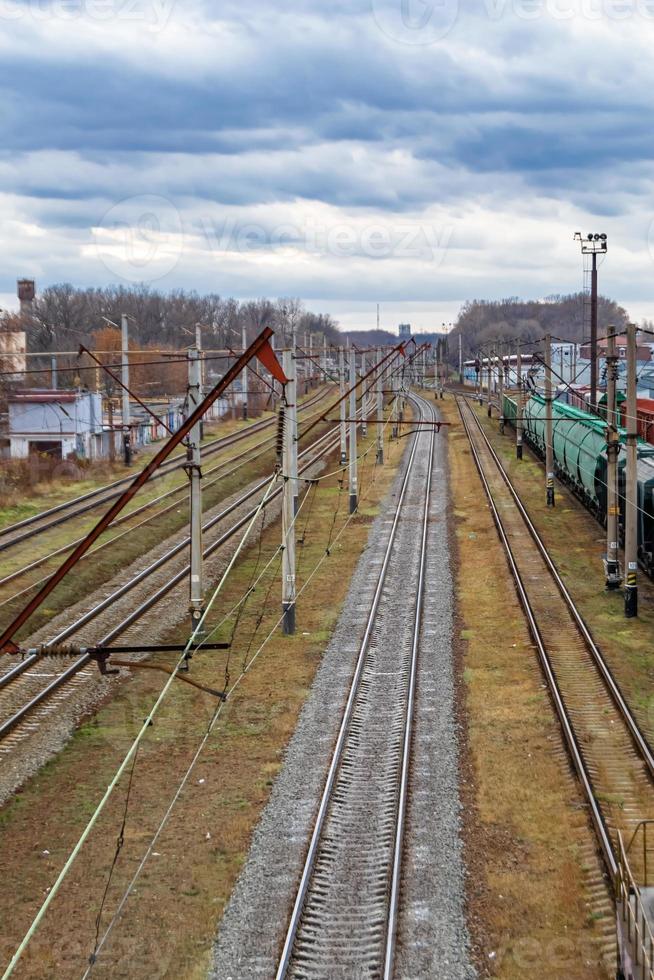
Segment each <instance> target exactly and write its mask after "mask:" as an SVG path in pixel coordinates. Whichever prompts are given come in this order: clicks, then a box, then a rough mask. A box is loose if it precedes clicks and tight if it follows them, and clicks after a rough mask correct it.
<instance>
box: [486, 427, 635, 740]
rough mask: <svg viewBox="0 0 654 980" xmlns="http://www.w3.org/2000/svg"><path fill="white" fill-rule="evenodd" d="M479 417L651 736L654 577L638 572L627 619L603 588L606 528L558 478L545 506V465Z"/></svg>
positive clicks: (616, 597) (619, 598) (614, 595)
mask: <svg viewBox="0 0 654 980" xmlns="http://www.w3.org/2000/svg"><path fill="white" fill-rule="evenodd" d="M480 417H481V418H482V421H483V422H484V427H485V431H486V432H487V434H488V436H489V438H490V440H491V442H492V444H493V446H494V447H495V449H496V451H497V452H498V454H499V455H500V457H501V459H502V461H503V464H504V466H505V468H506V469H507V472H508V473H509V475H510V477H511V479H512V480H513V481H514V483H515V486H516V488H517V489H518V491H519V492H520V495H521V498H522V500H523V503H524V505H525V507H526V508H527V511H528V513H529V516H530V517H531V519H532V521H533V522H534V524H535V525H536V527H537V529H538V531H539V533H540V534H541V536H542V538H543V540H544V541H545V544H546V545H547V547H548V550H549V552H550V554H551V556H552V558H553V560H554V562H555V563H556V565H557V568H558V569H559V572H560V573H561V575H562V576H563V578H564V580H565V583H566V585H567V587H568V589H569V591H570V593H571V594H572V596H573V598H574V600H575V602H576V603H577V604H578V606H579V608H580V610H581V612H582V614H583V616H584V618H585V619H586V622H587V623H588V625H589V626H590V629H591V631H592V633H593V636H594V637H595V640H596V641H597V643H598V644H599V646H600V647H601V649H602V652H603V653H604V655H605V657H606V659H607V661H608V662H609V664H610V666H611V668H612V670H613V671H614V672H615V676H616V678H617V680H618V682H619V684H620V686H621V688H622V690H623V692H624V694H625V696H626V697H627V700H628V701H629V703H630V705H631V706H632V708H633V710H634V713H635V714H636V716H637V718H638V721H639V723H640V725H641V726H642V728H643V730H644V731H645V732H646V733H647V734H648V736H649V738H650V739H651V740H654V697H653V696H652V689H653V686H654V652H653V651H652V633H653V631H654V585H653V583H652V581H651V580H650V579H648V578H647V577H646V576H645V575H644V573H641V574H640V576H639V579H640V581H639V593H640V604H639V616H638V619H631V620H627V619H625V618H624V600H623V593H622V591H621V590H618V591H616V592H607V591H606V589H605V587H604V569H603V566H602V555H604V554H605V552H606V532H605V531H604V529H603V528H602V527H601V526H600V524H598V522H597V521H596V520H595V519H594V518H593V517H591V515H590V514H589V513H588V511H587V510H586V509H585V508H584V507H583V506H582V504H581V503H580V502H579V501H578V500H577V499H576V498H575V497H574V496H573V495H572V494H571V493H570V492H569V491H568V490H567V488H565V487H564V486H562V485H561V484H559V483H557V485H556V507H555V508H554V509H553V510H551V509H549V508H548V507H547V506H546V503H545V478H544V469H543V465H542V463H541V462H540V460H538V459H537V457H535V456H534V455H533V454H532V453H531V452H530V450H529V449H528V448H527V447H525V450H524V459H523V461H522V463H519V462H518V461H517V460H516V459H515V448H514V439H515V434H514V432H513V430H512V429H510V428H509V427H508V426H507V427H506V432H505V435H504V436H501V435H500V433H499V430H498V424H497V420H493V421H491V420H489V419H488V417H487V416H486V414H485V412H484V414H483V415H481V416H480ZM623 567H624V563H623Z"/></svg>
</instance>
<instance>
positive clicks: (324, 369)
mask: <svg viewBox="0 0 654 980" xmlns="http://www.w3.org/2000/svg"><path fill="white" fill-rule="evenodd" d="M322 373H323V379H322V380H323V383H324V384H327V338H326V337H325V335H324V334H323V337H322Z"/></svg>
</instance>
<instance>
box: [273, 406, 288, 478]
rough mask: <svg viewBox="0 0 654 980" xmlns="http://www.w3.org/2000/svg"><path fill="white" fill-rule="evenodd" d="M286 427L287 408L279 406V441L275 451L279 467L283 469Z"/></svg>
mask: <svg viewBox="0 0 654 980" xmlns="http://www.w3.org/2000/svg"><path fill="white" fill-rule="evenodd" d="M285 425H286V406H285V405H280V406H279V414H278V416H277V441H276V443H275V449H276V452H277V465H278V466H279V467H280V468H281V466H282V459H283V454H284V426H285Z"/></svg>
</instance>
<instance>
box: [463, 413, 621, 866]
mask: <svg viewBox="0 0 654 980" xmlns="http://www.w3.org/2000/svg"><path fill="white" fill-rule="evenodd" d="M463 404H465V405H466V408H467V409H468V411H469V412H471V413H472V409H471V408H470V406H469V405H468V404H467V402H464V403H463ZM457 407H458V409H459V414H460V415H461V421H462V422H463V426H464V429H465V431H466V434H467V436H468V439H469V442H470V449H471V452H472V455H473V459H474V461H475V465H476V467H477V470H478V472H479V476H480V478H481V481H482V484H483V487H484V490H485V492H486V496H487V498H488V502H489V506H490V509H491V513H492V515H493V520H494V522H495V526H496V527H497V531H498V534H499V537H500V540H501V541H502V545H503V546H504V550H505V552H506V556H507V560H508V563H509V567H510V569H511V574H512V576H513V579H514V582H515V585H516V589H517V592H518V596H519V598H520V603H521V605H522V607H523V610H524V613H525V616H526V619H527V623H528V625H529V631H530V633H531V635H532V637H533V640H534V642H535V644H536V647H537V649H538V657H539V660H540V662H541V667H542V670H543V673H544V675H545V679H546V681H547V685H548V688H549V692H550V696H551V698H552V702H553V704H554V708H555V710H556V713H557V715H558V717H559V722H560V724H561V728H562V731H563V735H564V738H565V742H566V745H567V748H568V752H569V754H570V758H571V760H572V763H573V765H574V768H575V770H576V772H577V776H578V778H579V781H580V782H581V784H582V786H583V789H584V794H585V796H586V799H587V801H588V807H589V812H590V816H591V820H592V823H593V826H594V828H595V833H596V835H597V839H598V841H599V844H600V848H601V850H602V855H603V857H604V861H605V864H606V867H607V868H608V870H609V872H610V874H611V877H612V878H614V877H615V874H616V872H617V867H618V865H617V860H616V855H615V850H614V847H613V844H612V842H611V836H610V833H609V830H608V828H607V826H606V822H605V820H604V815H603V813H602V811H601V808H600V805H599V802H598V800H597V797H596V796H595V792H594V790H593V785H592V780H591V777H590V774H589V772H588V768H587V766H586V763H585V761H584V758H583V754H582V751H581V748H580V745H579V740H578V739H577V736H576V734H575V731H574V726H573V724H572V722H571V720H570V717H569V715H568V711H567V708H566V705H565V699H564V697H563V694H562V692H561V689H560V687H559V684H558V681H557V679H556V675H555V672H554V668H553V666H552V664H551V662H550V658H549V655H548V653H547V650H546V648H545V644H544V643H543V640H542V637H541V634H540V630H539V628H538V623H537V622H536V618H535V616H534V613H533V610H532V608H531V604H530V602H529V597H528V595H527V592H526V589H525V586H524V584H523V581H522V577H521V575H520V572H519V570H518V567H517V564H516V562H515V559H514V557H513V550H512V548H511V544H510V542H509V540H508V537H507V535H506V533H505V530H504V526H503V524H502V519H501V517H500V515H499V511H498V509H497V507H496V505H495V501H494V499H493V494H492V492H491V489H490V486H489V483H488V481H487V479H486V475H485V473H484V468H483V465H482V462H481V459H480V458H479V453H478V452H477V449H476V447H475V445H474V440H473V437H472V434H471V432H470V428H469V425H468V422H467V420H466V418H465V416H464V413H463V412H462V411H461V402H460V400H459V399H458V398H457ZM472 414H473V417H474V418H475V419H476V416H474V413H472ZM480 428H481V427H480ZM483 434H484V433H483V432H482V435H483Z"/></svg>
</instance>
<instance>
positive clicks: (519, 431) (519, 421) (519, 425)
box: [515, 340, 525, 459]
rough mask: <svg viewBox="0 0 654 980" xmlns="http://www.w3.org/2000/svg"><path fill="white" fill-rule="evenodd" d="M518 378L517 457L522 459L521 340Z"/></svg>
mask: <svg viewBox="0 0 654 980" xmlns="http://www.w3.org/2000/svg"><path fill="white" fill-rule="evenodd" d="M516 379H517V383H518V394H517V396H516V420H515V454H516V459H522V413H523V412H524V401H525V400H524V398H523V394H522V354H521V353H520V341H519V340H518V341H517V347H516Z"/></svg>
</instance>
